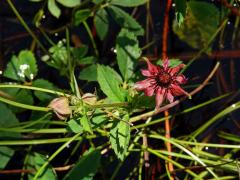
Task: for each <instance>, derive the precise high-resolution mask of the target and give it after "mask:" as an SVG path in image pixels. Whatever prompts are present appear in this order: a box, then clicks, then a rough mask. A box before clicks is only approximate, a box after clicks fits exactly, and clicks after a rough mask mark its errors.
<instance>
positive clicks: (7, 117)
mask: <svg viewBox="0 0 240 180" xmlns="http://www.w3.org/2000/svg"><path fill="white" fill-rule="evenodd" d="M0 117H1V121H0V127H1V128H8V127H10V126H17V125H18V124H19V121H18V119H17V118H16V116H15V115H14V114H13V113H12V111H11V110H10V109H9V108H7V106H6V105H5V104H2V103H0ZM20 136H21V134H20V133H15V132H7V131H0V138H1V139H3V138H19V137H20Z"/></svg>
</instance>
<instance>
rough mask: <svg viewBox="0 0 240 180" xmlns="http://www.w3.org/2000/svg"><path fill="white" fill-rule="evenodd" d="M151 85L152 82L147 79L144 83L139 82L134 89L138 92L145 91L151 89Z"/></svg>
mask: <svg viewBox="0 0 240 180" xmlns="http://www.w3.org/2000/svg"><path fill="white" fill-rule="evenodd" d="M150 85H151V82H150V81H149V79H145V80H143V81H138V82H136V83H135V84H134V88H135V89H136V90H138V91H141V90H144V89H146V88H147V87H149V86H150Z"/></svg>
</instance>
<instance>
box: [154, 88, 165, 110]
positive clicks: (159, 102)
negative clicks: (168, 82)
mask: <svg viewBox="0 0 240 180" xmlns="http://www.w3.org/2000/svg"><path fill="white" fill-rule="evenodd" d="M164 95H165V89H161V88H159V89H158V90H157V92H156V97H155V101H156V107H155V108H156V109H157V108H159V107H160V106H161V105H162V103H163V100H164Z"/></svg>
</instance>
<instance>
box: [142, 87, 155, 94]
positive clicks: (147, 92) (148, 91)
mask: <svg viewBox="0 0 240 180" xmlns="http://www.w3.org/2000/svg"><path fill="white" fill-rule="evenodd" d="M154 90H155V89H154V88H152V87H148V88H146V89H145V90H144V93H145V95H146V96H152V95H153V93H154Z"/></svg>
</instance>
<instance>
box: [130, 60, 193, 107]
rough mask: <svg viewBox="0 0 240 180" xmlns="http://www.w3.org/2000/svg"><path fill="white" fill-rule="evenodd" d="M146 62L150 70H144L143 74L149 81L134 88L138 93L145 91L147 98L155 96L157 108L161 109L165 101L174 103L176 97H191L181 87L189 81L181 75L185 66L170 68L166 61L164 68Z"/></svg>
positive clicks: (139, 83)
mask: <svg viewBox="0 0 240 180" xmlns="http://www.w3.org/2000/svg"><path fill="white" fill-rule="evenodd" d="M146 62H147V66H148V69H142V70H141V73H142V75H143V76H146V77H147V79H145V80H143V81H139V82H136V83H135V85H134V87H135V89H136V90H138V91H144V93H145V95H146V96H153V95H154V94H155V95H156V99H155V101H156V108H159V107H160V106H161V104H162V103H163V101H164V100H165V99H167V100H168V101H169V102H170V103H172V102H173V100H174V96H180V95H183V94H185V95H187V96H189V94H188V93H187V92H186V91H184V90H183V89H182V88H181V87H180V85H181V84H185V83H186V81H187V79H186V78H185V76H184V75H182V74H179V71H180V70H181V69H182V68H183V67H184V64H180V65H178V66H176V67H169V60H168V59H166V60H165V61H164V63H163V66H156V65H153V64H152V63H151V62H150V61H149V60H146Z"/></svg>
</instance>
